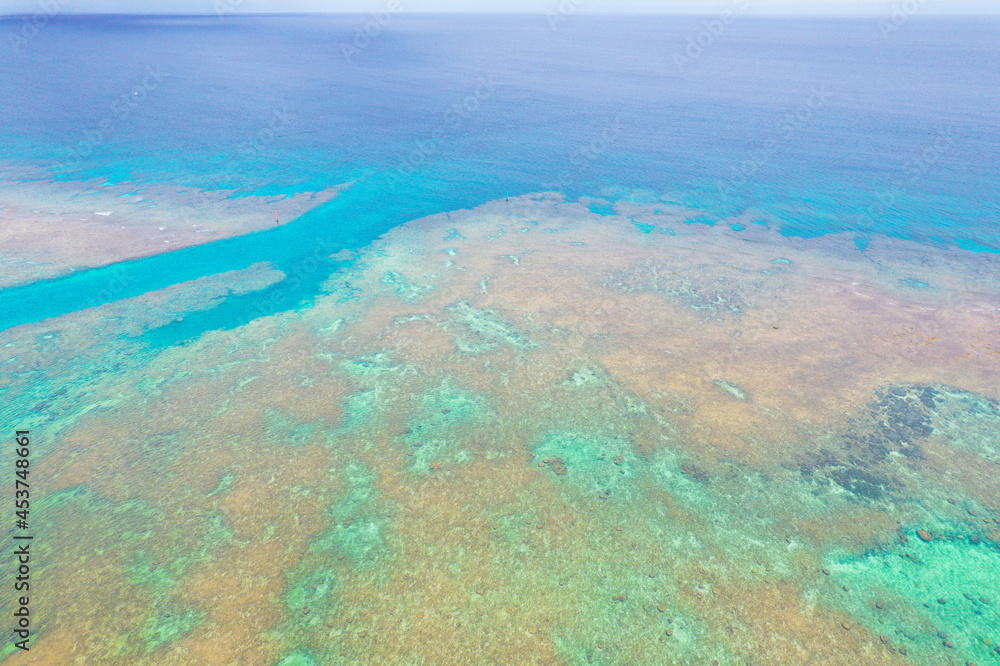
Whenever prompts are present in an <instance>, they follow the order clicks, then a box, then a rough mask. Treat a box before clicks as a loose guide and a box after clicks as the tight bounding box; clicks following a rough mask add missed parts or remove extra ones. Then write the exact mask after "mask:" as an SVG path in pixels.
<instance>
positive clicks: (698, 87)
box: [0, 16, 1000, 336]
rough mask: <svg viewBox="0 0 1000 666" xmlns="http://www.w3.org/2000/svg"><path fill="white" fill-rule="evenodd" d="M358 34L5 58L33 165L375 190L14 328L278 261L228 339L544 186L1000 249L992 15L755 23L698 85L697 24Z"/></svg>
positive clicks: (342, 29) (236, 314) (288, 188)
mask: <svg viewBox="0 0 1000 666" xmlns="http://www.w3.org/2000/svg"><path fill="white" fill-rule="evenodd" d="M359 20H360V19H359V17H349V16H340V17H321V18H318V17H309V18H296V17H280V18H268V19H264V18H259V17H235V16H233V17H229V18H227V19H226V20H225V21H220V20H219V19H218V18H216V17H212V18H203V19H199V18H174V19H166V18H164V19H149V18H126V17H119V18H112V19H108V18H82V17H74V18H60V19H53V20H52V21H51V22H50V23H49V24H48V25H47V26H46V27H45V30H44V31H42V32H41V33H40V34H39V35H38V36H37V37H35V38H34V39H33V40H31V41H30V42H28V43H27V44H25V45H24V46H23V47H22V48H21V49H19V50H18V51H17V52H16V53H15V54H14V57H12V58H10V59H6V60H4V62H3V63H0V81H2V83H0V98H2V99H3V100H4V102H3V103H4V105H5V108H4V115H5V117H6V118H7V119H8V120H7V121H6V122H5V124H4V126H3V127H2V128H0V140H2V141H3V145H4V146H5V150H4V154H3V156H4V158H6V159H7V160H8V162H10V163H11V164H13V165H14V166H15V167H16V166H17V165H19V164H20V165H25V166H31V167H33V168H34V167H39V168H42V169H43V170H45V171H47V172H48V173H49V174H50V177H51V178H52V179H56V180H77V179H86V178H102V179H107V180H109V181H112V182H134V183H136V185H137V187H141V185H142V184H143V183H151V182H155V183H166V184H172V185H191V186H196V187H203V188H208V189H218V188H236V191H237V193H243V194H291V193H294V192H299V191H306V190H316V189H321V188H323V187H329V186H333V185H338V184H341V183H345V182H348V181H354V182H353V185H351V186H350V187H349V188H348V189H347V190H346V191H345V192H344V193H343V195H342V196H341V197H339V199H338V200H336V201H333V202H330V203H328V204H326V205H324V206H322V207H320V208H318V209H316V210H313V211H311V212H310V213H308V214H307V215H305V216H303V217H302V218H301V219H299V220H296V221H295V222H294V223H293V224H289V225H287V226H285V227H283V228H280V229H274V230H267V231H264V232H260V233H256V234H251V235H248V236H246V237H244V238H238V239H229V240H225V241H220V242H217V243H213V244H211V245H207V246H204V247H200V248H188V249H185V250H181V251H178V252H173V253H169V254H166V255H160V256H155V257H150V258H148V259H141V260H135V261H128V262H125V263H123V264H121V265H119V266H116V267H115V269H114V270H115V271H117V272H118V274H120V276H121V277H120V281H119V282H117V283H116V284H119V286H121V283H124V285H125V286H124V288H117V289H115V290H107V289H106V288H105V287H106V285H107V284H108V283H109V281H110V280H111V279H112V275H111V274H110V273H109V269H96V270H87V271H81V272H79V273H75V274H73V275H70V276H66V277H64V278H60V279H57V280H53V281H46V282H40V283H36V284H32V285H25V286H22V287H16V288H12V289H6V290H3V291H0V312H2V313H3V314H2V315H0V327H4V328H6V327H10V326H14V325H17V324H20V323H25V322H30V321H37V320H39V319H41V318H44V317H49V316H55V315H58V314H63V313H66V312H70V311H73V310H75V309H79V308H80V307H84V306H86V305H88V304H95V303H97V302H101V301H102V295H104V296H107V297H108V298H122V297H126V296H129V295H136V294H140V293H144V292H146V291H149V290H152V289H157V288H161V287H163V286H166V285H169V284H173V283H176V282H179V281H182V280H187V279H192V278H194V277H198V276H201V275H210V274H213V273H216V272H221V271H225V270H232V269H236V268H242V267H245V266H247V265H249V264H250V263H253V262H256V261H271V262H272V263H273V264H274V265H275V266H276V267H277V268H279V269H280V270H283V271H285V272H286V273H289V272H290V274H289V277H288V278H287V279H286V280H285V281H284V282H282V283H281V284H279V285H275V286H274V287H273V288H272V289H271V290H270V291H269V292H267V293H264V294H258V295H249V296H243V297H239V298H238V299H236V300H233V301H232V302H228V303H226V304H224V305H223V306H221V307H220V309H219V310H218V311H217V312H216V313H215V314H214V315H204V316H203V317H202V318H201V319H200V323H197V324H196V323H194V321H192V322H190V323H189V324H186V325H185V327H177V328H175V329H174V331H175V332H176V333H177V334H178V335H185V336H186V335H189V334H196V333H197V331H198V330H202V329H203V328H205V327H207V328H212V327H228V326H231V325H234V323H235V322H237V321H240V320H241V319H245V318H246V317H247V316H248V313H252V312H253V311H255V309H260V308H261V307H267V308H270V307H271V306H270V305H268V306H263V305H262V302H261V301H260V299H266V301H267V303H271V304H273V305H274V307H277V308H279V309H282V308H290V307H295V306H297V305H300V304H303V303H307V302H309V300H310V299H311V298H312V297H313V296H314V295H315V293H316V289H317V286H318V285H319V284H320V283H321V282H322V280H323V278H324V277H326V276H328V275H329V273H330V272H331V271H332V270H334V269H335V268H336V264H335V263H334V262H331V261H328V260H326V259H325V258H324V257H320V255H319V253H317V249H318V248H323V250H324V251H325V250H326V249H332V252H335V251H336V250H337V249H340V248H357V247H361V246H364V245H366V244H367V243H369V242H370V241H371V240H373V239H374V238H375V237H377V236H378V235H379V234H381V233H383V232H385V231H386V230H388V229H390V228H392V227H394V226H397V225H400V224H402V223H404V222H406V221H408V220H410V219H414V218H416V217H420V216H423V215H428V214H432V213H437V212H441V211H447V210H456V209H459V208H464V207H468V206H472V205H476V204H478V203H482V202H484V201H488V200H493V199H499V198H502V197H504V196H507V195H517V194H524V193H528V192H534V191H541V190H556V191H558V192H560V193H562V194H564V195H565V196H567V198H569V199H574V198H576V197H577V196H580V195H591V196H601V195H604V197H605V198H606V199H609V200H615V199H618V198H623V197H624V198H626V199H630V200H637V199H640V200H641V199H642V198H643V197H653V198H659V199H661V200H665V201H673V202H676V203H679V204H683V205H686V206H689V207H693V208H696V209H700V210H703V211H705V216H706V217H705V219H706V220H712V219H718V218H720V217H724V216H730V215H736V214H741V213H748V214H750V215H751V216H752V217H754V218H756V219H757V220H759V221H762V222H767V223H768V224H771V225H774V226H775V227H777V228H779V229H780V230H781V232H782V233H784V234H786V235H794V236H803V237H814V236H817V235H823V234H827V233H837V232H843V231H848V232H851V233H853V234H854V235H855V242H856V243H857V245H858V246H859V247H862V248H863V247H864V246H865V243H866V242H867V240H866V239H867V237H868V236H869V235H870V234H886V235H889V236H893V237H897V238H905V239H912V240H916V241H918V242H923V243H929V244H943V245H958V246H959V247H963V248H968V249H974V250H976V251H984V252H995V251H996V250H997V248H998V247H1000V232H998V231H997V225H996V224H995V221H996V219H997V213H998V211H1000V195H998V192H997V189H998V188H996V183H995V168H996V163H995V160H996V155H997V154H998V153H1000V139H998V137H1000V131H997V130H998V125H997V122H998V121H997V118H1000V101H998V100H1000V95H998V94H997V84H996V82H995V77H994V74H995V71H996V69H997V65H998V64H1000V55H998V53H1000V52H998V48H1000V47H998V46H997V45H998V43H1000V40H998V39H996V38H997V37H998V35H1000V30H998V25H1000V24H998V23H997V21H995V20H991V19H983V20H978V19H977V20H974V21H973V20H968V21H966V20H951V19H938V20H919V21H918V20H914V21H913V22H912V23H910V24H908V25H907V29H906V30H905V31H900V33H899V34H894V35H893V39H892V41H891V43H889V42H888V41H887V40H883V39H881V37H880V35H879V33H878V29H877V25H876V22H874V21H861V20H854V21H848V20H844V21H824V22H810V21H793V20H771V21H764V20H751V19H745V18H744V19H741V20H739V21H736V22H734V24H733V25H732V26H731V28H730V29H729V30H728V31H727V32H726V34H725V35H724V36H723V37H724V38H722V37H720V38H719V39H717V40H716V41H715V43H714V44H713V45H712V46H711V48H710V49H707V50H706V52H705V53H703V54H702V55H700V56H699V58H698V59H696V60H695V61H694V62H693V63H691V64H690V65H688V66H686V67H684V68H683V69H682V70H678V68H677V66H676V65H675V63H674V59H673V58H672V57H671V54H673V53H674V52H676V51H677V50H679V49H682V47H683V45H684V44H685V43H686V39H687V37H688V36H690V35H691V34H692V31H695V33H694V34H696V31H697V29H698V25H699V24H698V22H697V21H696V20H694V19H684V18H669V19H668V18H663V19H655V20H646V19H644V20H642V21H636V20H629V19H601V20H596V19H592V18H591V19H588V18H584V17H580V18H576V17H574V20H573V21H571V22H568V23H566V24H565V25H564V26H560V27H559V29H558V30H551V29H550V28H549V26H548V24H547V23H546V22H545V21H543V20H541V19H540V18H539V17H506V18H490V19H484V18H469V17H463V18H447V19H445V18H442V17H414V16H399V17H397V19H396V20H395V21H394V22H393V23H392V25H391V26H390V27H389V29H387V30H385V31H384V32H383V33H381V34H380V35H379V36H378V38H377V39H374V40H372V42H371V43H370V44H369V45H368V46H367V47H366V48H365V49H364V50H362V51H361V52H360V53H359V54H357V57H355V58H352V59H351V60H350V61H347V60H346V59H345V57H344V56H343V53H342V51H341V49H340V48H339V45H340V44H341V43H342V42H343V41H344V40H346V39H349V37H350V36H351V35H353V28H354V27H355V25H356V24H357V22H358V21H359ZM17 25H19V24H18V23H17V22H16V21H14V20H9V19H8V20H5V21H4V22H3V23H2V24H0V28H3V29H14V28H15V27H17ZM473 35H474V37H473ZM626 35H627V37H626ZM236 52H239V53H241V54H246V57H245V58H243V59H241V61H240V63H239V65H238V66H236V65H235V63H233V61H232V57H231V55H230V54H232V53H236ZM78 53H87V54H88V57H86V58H79V57H76V56H75V54H78ZM57 64H58V66H56V65H57ZM129 93H131V94H132V97H133V99H132V101H131V102H130V101H129ZM123 99H124V100H125V101H124V102H123V101H122V100H123ZM129 104H131V105H132V106H129ZM104 121H109V123H110V124H109V123H105V124H104V125H102V122H104ZM101 128H103V129H101ZM269 128H270V129H269ZM95 130H96V131H97V134H96V135H95V134H94V132H95ZM84 153H86V155H84ZM605 209H606V210H605V211H604V212H610V211H611V209H610V206H609V205H606V206H605ZM332 252H330V253H332ZM310 257H313V258H315V261H316V263H317V266H316V268H315V269H311V267H312V263H313V261H312V259H309V258H310ZM302 262H306V264H305V265H307V266H309V267H310V269H311V270H309V271H307V272H308V274H307V275H306V274H303V275H293V273H295V271H296V268H298V269H299V271H298V272H299V273H303V270H302V269H303V263H302ZM112 292H113V293H112ZM251 316H252V315H251ZM181 328H184V329H185V331H184V333H183V334H182V333H181Z"/></svg>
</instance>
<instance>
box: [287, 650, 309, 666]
mask: <svg viewBox="0 0 1000 666" xmlns="http://www.w3.org/2000/svg"><path fill="white" fill-rule="evenodd" d="M278 666H316V660H315V659H314V658H313V657H312V656H311V655H309V654H308V653H306V652H293V653H292V654H290V655H287V656H285V657H283V658H282V659H281V661H279V662H278Z"/></svg>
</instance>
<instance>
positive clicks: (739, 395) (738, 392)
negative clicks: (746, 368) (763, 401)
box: [712, 379, 750, 400]
mask: <svg viewBox="0 0 1000 666" xmlns="http://www.w3.org/2000/svg"><path fill="white" fill-rule="evenodd" d="M712 384H714V385H715V388H717V389H719V390H720V391H722V392H723V393H725V394H727V395H729V396H731V397H733V398H736V399H737V400H749V399H750V395H749V394H748V393H747V392H746V391H744V390H743V389H741V388H740V387H739V386H736V385H735V384H730V383H729V382H727V381H725V380H723V379H716V380H714V381H713V382H712Z"/></svg>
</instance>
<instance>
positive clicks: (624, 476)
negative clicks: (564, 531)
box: [534, 432, 636, 497]
mask: <svg viewBox="0 0 1000 666" xmlns="http://www.w3.org/2000/svg"><path fill="white" fill-rule="evenodd" d="M534 453H535V455H536V457H537V459H538V460H539V461H546V460H549V461H551V462H549V463H546V465H547V466H548V467H549V468H551V469H552V471H554V472H555V473H556V476H560V477H564V478H565V479H566V480H567V482H569V485H571V486H573V487H575V488H577V489H578V490H580V491H582V492H588V493H594V494H600V493H607V494H608V496H609V497H616V496H618V495H619V494H622V493H625V494H628V493H629V490H630V488H629V485H630V484H629V483H628V482H629V481H630V479H631V477H632V476H633V475H634V474H635V465H636V457H635V454H633V453H632V446H631V444H629V443H628V442H627V441H624V440H621V439H617V438H601V439H598V438H592V437H587V436H585V435H581V434H577V433H573V432H558V433H553V434H551V435H549V436H548V437H546V438H545V439H544V440H543V441H542V443H541V444H539V445H538V446H536V447H535V449H534ZM559 460H561V461H562V462H561V464H560V463H559ZM560 465H561V466H560ZM563 472H565V473H564V474H563Z"/></svg>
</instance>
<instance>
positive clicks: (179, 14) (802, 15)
mask: <svg viewBox="0 0 1000 666" xmlns="http://www.w3.org/2000/svg"><path fill="white" fill-rule="evenodd" d="M551 11H552V10H547V11H536V12H525V11H509V12H508V11H498V10H490V11H431V10H420V9H417V10H410V11H405V12H401V13H400V15H402V14H410V15H414V14H421V15H427V16H533V17H537V16H544V15H546V14H547V13H549V12H551ZM44 13H45V12H43V11H38V12H29V13H25V12H18V13H16V14H4V13H2V12H0V19H11V18H14V19H16V18H23V19H30V18H32V17H34V16H37V15H39V14H44ZM373 13H374V12H370V11H368V12H361V11H349V12H348V11H323V12H227V13H223V14H220V13H218V12H121V11H116V12H73V11H63V12H59V13H58V14H51V15H49V16H48V18H49V19H50V20H51V19H57V18H60V17H69V16H74V17H84V16H146V17H188V18H202V17H205V18H212V17H215V18H235V17H238V16H369V15H371V14H373ZM717 15H718V12H708V13H705V12H693V11H692V12H683V11H673V12H649V11H603V10H592V11H584V12H580V13H579V14H577V15H576V18H581V17H584V18H585V17H587V16H605V17H606V16H622V17H631V16H635V17H640V16H647V17H649V16H662V17H679V16H683V17H686V18H687V17H690V18H710V17H715V16H717ZM889 15H890V14H889V13H887V12H885V11H879V12H876V11H871V12H843V13H841V12H761V13H756V14H754V13H751V14H746V15H745V16H746V17H749V18H848V19H849V18H868V19H870V18H872V17H874V16H889ZM921 16H922V17H957V16H962V17H965V16H968V17H993V18H997V17H1000V7H998V9H997V10H996V11H995V12H984V11H948V12H926V13H923V14H922V15H921ZM909 18H917V17H916V16H912V17H909Z"/></svg>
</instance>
